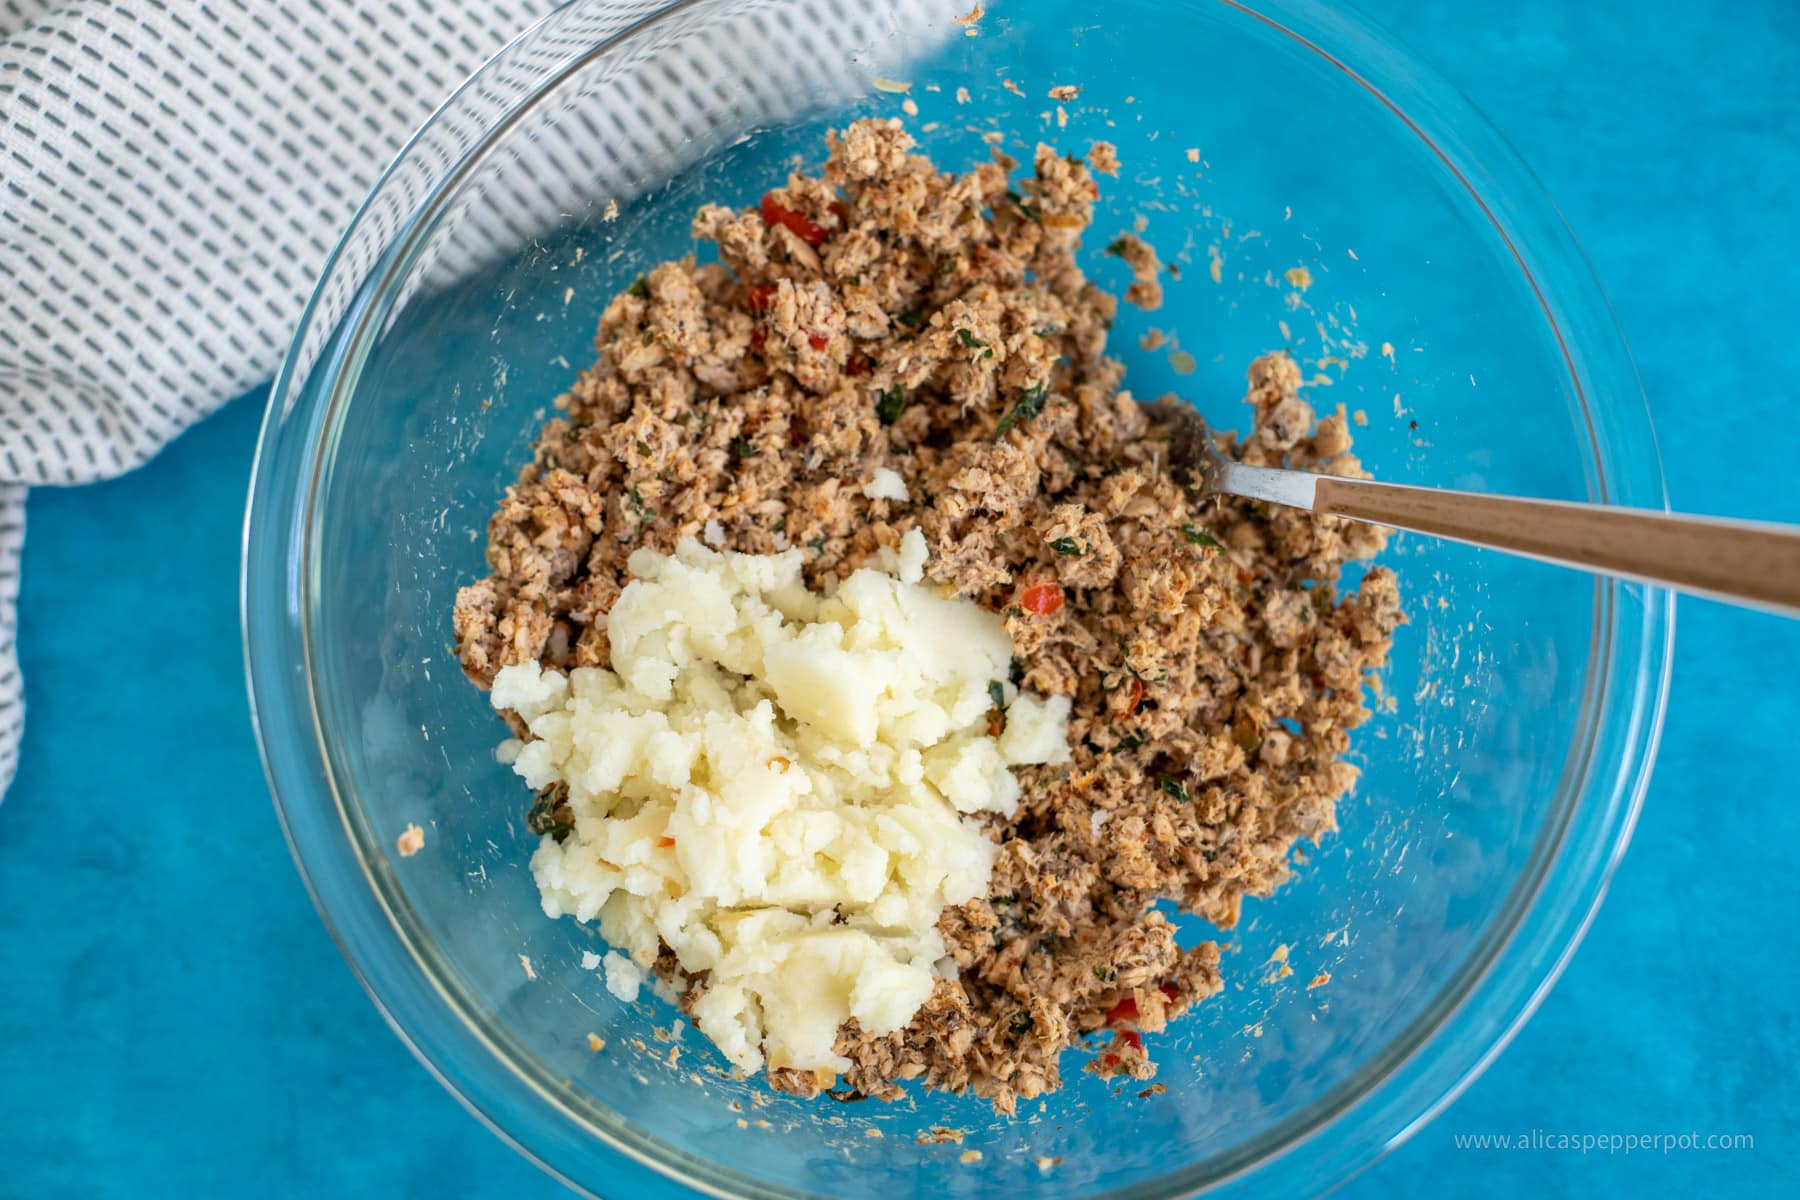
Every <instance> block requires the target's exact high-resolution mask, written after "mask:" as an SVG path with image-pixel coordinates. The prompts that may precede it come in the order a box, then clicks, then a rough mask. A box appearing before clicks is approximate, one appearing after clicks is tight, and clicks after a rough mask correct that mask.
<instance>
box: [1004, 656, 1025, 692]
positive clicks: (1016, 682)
mask: <svg viewBox="0 0 1800 1200" xmlns="http://www.w3.org/2000/svg"><path fill="white" fill-rule="evenodd" d="M1006 677H1007V678H1008V679H1010V680H1011V681H1012V684H1013V686H1014V687H1023V686H1024V684H1025V664H1024V663H1022V662H1020V661H1019V660H1018V659H1017V658H1016V657H1015V658H1014V659H1013V660H1012V661H1011V662H1009V663H1007V664H1006Z"/></svg>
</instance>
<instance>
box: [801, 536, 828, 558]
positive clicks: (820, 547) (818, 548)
mask: <svg viewBox="0 0 1800 1200" xmlns="http://www.w3.org/2000/svg"><path fill="white" fill-rule="evenodd" d="M806 544H807V545H809V546H811V547H812V552H813V553H814V554H824V553H825V535H824V534H822V533H821V534H820V535H819V536H818V537H816V538H808V539H807V540H806Z"/></svg>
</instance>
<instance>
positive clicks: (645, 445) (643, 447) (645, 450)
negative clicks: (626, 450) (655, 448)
mask: <svg viewBox="0 0 1800 1200" xmlns="http://www.w3.org/2000/svg"><path fill="white" fill-rule="evenodd" d="M637 452H638V453H639V454H642V455H643V456H644V457H645V458H649V457H650V443H649V442H646V441H645V440H644V439H643V438H639V439H638V442H637Z"/></svg>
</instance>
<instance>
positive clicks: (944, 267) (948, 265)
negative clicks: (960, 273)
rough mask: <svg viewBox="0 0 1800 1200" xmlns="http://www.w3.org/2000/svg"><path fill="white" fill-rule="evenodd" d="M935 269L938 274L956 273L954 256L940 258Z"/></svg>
mask: <svg viewBox="0 0 1800 1200" xmlns="http://www.w3.org/2000/svg"><path fill="white" fill-rule="evenodd" d="M937 269H938V274H939V275H954V274H956V257H955V256H954V255H952V256H951V257H949V258H946V259H944V260H942V261H941V262H939V263H938V268H937Z"/></svg>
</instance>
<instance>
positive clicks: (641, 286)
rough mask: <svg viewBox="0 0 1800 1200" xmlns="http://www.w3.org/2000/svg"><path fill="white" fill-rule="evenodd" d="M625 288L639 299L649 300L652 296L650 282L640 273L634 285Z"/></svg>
mask: <svg viewBox="0 0 1800 1200" xmlns="http://www.w3.org/2000/svg"><path fill="white" fill-rule="evenodd" d="M625 290H626V291H628V292H630V293H631V294H632V295H634V296H636V297H637V298H638V299H639V300H648V299H649V298H650V284H649V282H648V281H646V280H645V279H644V277H643V276H642V275H639V276H638V277H637V279H636V280H635V281H633V283H632V285H631V286H630V287H628V288H626V289H625Z"/></svg>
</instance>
